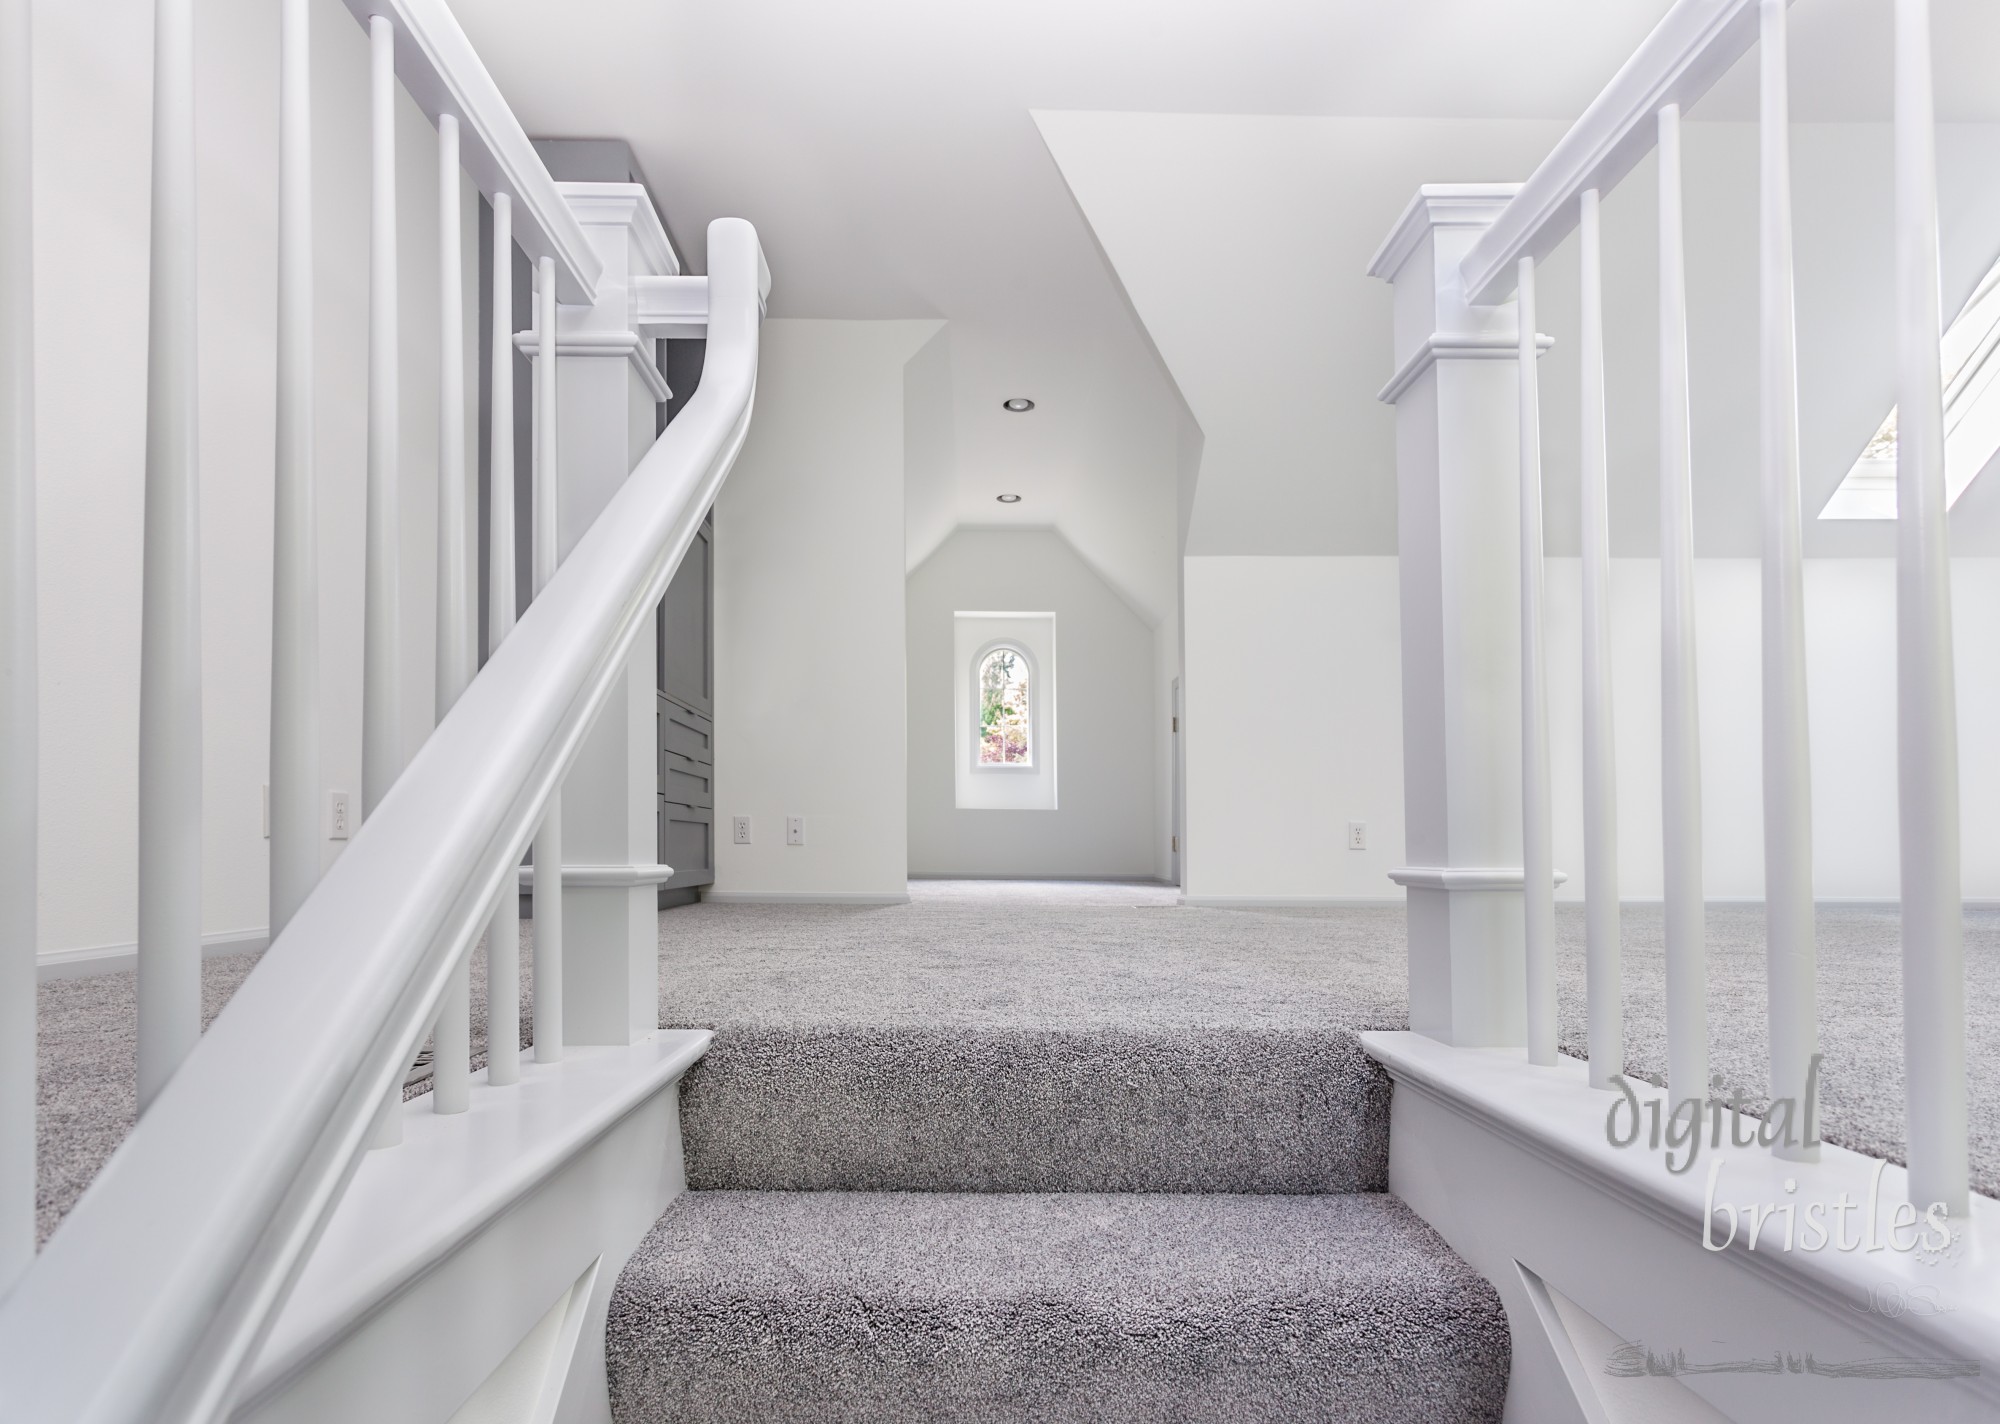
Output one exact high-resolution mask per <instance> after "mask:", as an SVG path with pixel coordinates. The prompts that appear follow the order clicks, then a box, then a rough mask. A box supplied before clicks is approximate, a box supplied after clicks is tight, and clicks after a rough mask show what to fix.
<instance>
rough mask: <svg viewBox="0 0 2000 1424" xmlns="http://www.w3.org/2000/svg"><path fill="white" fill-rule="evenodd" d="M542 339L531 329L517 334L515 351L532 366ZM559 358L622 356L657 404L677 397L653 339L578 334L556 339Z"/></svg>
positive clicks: (627, 333)
mask: <svg viewBox="0 0 2000 1424" xmlns="http://www.w3.org/2000/svg"><path fill="white" fill-rule="evenodd" d="M540 340H541V338H540V337H539V336H538V335H537V334H536V333H535V332H534V331H533V330H532V329H531V330H528V331H517V332H515V333H514V349H515V350H516V351H519V352H520V353H521V354H522V355H523V356H526V357H527V358H528V360H529V361H530V362H533V361H534V360H535V358H536V357H538V356H540V355H541V354H542V353H541V347H540V345H539V344H538V343H539V342H540ZM556 355H557V356H558V357H568V356H622V357H624V358H625V359H626V360H627V361H630V362H631V363H632V369H633V370H635V371H637V372H638V373H639V379H640V380H642V381H644V382H645V383H646V389H647V391H649V392H650V393H651V394H652V397H653V399H654V400H655V401H670V400H672V399H673V398H674V393H673V391H672V390H671V389H669V388H668V386H667V378H666V377H665V376H663V375H661V374H660V368H659V367H658V366H657V365H655V364H654V361H653V343H652V340H651V339H650V338H649V337H644V336H641V335H639V333H638V332H636V331H588V332H585V331H574V332H571V333H569V334H568V335H567V336H564V335H560V334H558V335H557V337H556Z"/></svg>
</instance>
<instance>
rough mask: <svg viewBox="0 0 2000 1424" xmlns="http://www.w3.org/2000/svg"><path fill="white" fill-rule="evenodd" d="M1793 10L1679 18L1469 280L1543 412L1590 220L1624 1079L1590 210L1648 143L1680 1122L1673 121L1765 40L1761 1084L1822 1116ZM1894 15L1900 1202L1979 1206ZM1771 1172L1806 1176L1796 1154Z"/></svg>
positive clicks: (1589, 520)
mask: <svg viewBox="0 0 2000 1424" xmlns="http://www.w3.org/2000/svg"><path fill="white" fill-rule="evenodd" d="M1788 3H1789V0H1679V3H1677V4H1675V5H1674V6H1673V8H1672V9H1671V10H1669V11H1668V13H1667V15H1666V16H1665V17H1664V18H1663V19H1662V20H1661V22H1660V24H1659V26H1658V27H1657V28H1656V29H1655V30H1654V32H1653V33H1652V35H1650V36H1649V37H1648V38H1647V40H1646V41H1645V43H1644V44H1643V45H1642V46H1641V47H1640V49H1639V50H1638V52H1637V53H1635V54H1634V55H1633V57H1632V59H1631V60H1630V61H1629V62H1628V63H1627V64H1626V65H1625V67H1624V68H1623V69H1622V70H1621V71H1620V72H1619V74H1618V75H1617V77H1616V78H1614V79H1613V81H1612V82H1611V84H1610V86H1609V87H1607V88H1606V89H1605V91H1604V92H1603V94H1601V95H1600V96H1599V97H1598V99H1597V100H1596V101H1595V102H1594V103H1593V104H1592V105H1591V107H1590V109H1589V110H1588V111H1587V112H1586V113H1585V114H1584V116H1583V117H1582V118H1581V119H1580V120H1579V121H1578V122H1577V124H1576V125H1575V126H1574V127H1573V128H1572V129H1571V130H1570V132H1569V133H1568V134H1567V135H1566V136H1565V137H1564V138H1563V139H1562V140H1561V141H1560V142H1559V143H1558V144H1557V145H1556V148H1555V149H1554V151H1553V152H1552V153H1551V154H1550V156H1549V158H1548V159H1547V160H1546V161H1545V162H1544V163H1543V164H1542V165H1541V167H1540V168H1538V169H1537V170H1536V172H1535V173H1534V175H1533V176H1532V177H1531V178H1530V179H1529V180H1528V181H1527V182H1526V183H1524V184H1523V185H1521V187H1520V189H1519V190H1518V192H1516V193H1515V194H1514V196H1513V197H1512V198H1511V199H1510V200H1509V201H1508V202H1507V204H1506V206H1505V207H1504V208H1503V209H1502V210H1501V212H1500V213H1499V215H1498V216H1497V217H1496V218H1495V219H1494V221H1493V222H1492V223H1491V225H1490V226H1488V227H1487V228H1486V229H1485V231H1484V232H1483V233H1482V234H1481V235H1480V237H1479V238H1478V239H1477V240H1476V241H1475V242H1474V243H1473V244H1472V246H1471V247H1470V249H1469V250H1468V251H1467V253H1466V255H1465V257H1464V259H1463V261H1462V263H1461V264H1460V266H1459V273H1458V275H1459V278H1460V280H1461V282H1462V289H1463V292H1464V294H1465V296H1466V298H1468V299H1469V300H1470V301H1471V302H1473V303H1475V304H1483V305H1486V306H1491V305H1493V304H1495V303H1498V302H1502V301H1504V300H1506V299H1507V298H1508V297H1509V296H1511V295H1515V294H1516V293H1517V292H1518V294H1519V304H1520V313H1521V322H1522V325H1521V333H1522V335H1521V340H1520V356H1519V359H1520V363H1521V371H1522V392H1523V395H1522V403H1521V409H1522V416H1523V419H1524V421H1527V422H1530V423H1533V422H1535V421H1538V420H1539V409H1538V401H1537V400H1536V398H1535V376H1534V373H1533V362H1534V358H1535V352H1536V349H1537V342H1536V341H1535V340H1534V338H1533V335H1532V332H1533V327H1532V322H1533V315H1532V313H1533V304H1532V303H1533V274H1534V265H1535V263H1536V262H1537V261H1538V260H1539V259H1540V258H1542V257H1545V256H1546V255H1547V254H1548V253H1549V252H1551V251H1552V250H1553V249H1554V248H1555V247H1556V245H1557V244H1558V243H1560V242H1561V241H1563V240H1564V239H1565V238H1566V237H1567V236H1568V235H1569V233H1570V232H1571V231H1573V230H1576V229H1577V228H1579V227H1581V230H1582V232H1581V239H1582V247H1583V254H1582V256H1583V261H1582V271H1583V293H1582V311H1583V343H1582V345H1583V352H1582V368H1583V383H1584V388H1583V401H1582V409H1583V421H1584V426H1583V432H1582V435H1583V440H1582V448H1583V501H1582V504H1583V513H1584V519H1583V540H1584V568H1583V627H1584V630H1585V636H1584V678H1583V686H1584V729H1585V737H1584V741H1585V747H1584V789H1585V798H1584V799H1585V817H1584V836H1585V861H1586V865H1587V867H1588V869H1589V877H1590V878H1589V885H1588V890H1587V894H1588V905H1587V909H1586V943H1587V956H1586V964H1587V976H1588V980H1587V982H1588V991H1587V992H1588V998H1589V1025H1590V1029H1589V1044H1590V1054H1591V1060H1592V1062H1591V1081H1592V1082H1593V1083H1594V1084H1596V1085H1597V1086H1600V1087H1603V1086H1608V1078H1609V1076H1610V1074H1612V1073H1614V1072H1617V1071H1619V1069H1620V1068H1621V1067H1622V1062H1621V1054H1622V1045H1621V1037H1622V1029H1621V1025H1620V1023H1619V1022H1618V1015H1617V1002H1618V994H1619V975H1620V969H1619V960H1618V944H1617V933H1618V931H1617V906H1616V879H1615V867H1616V857H1617V849H1616V839H1615V827H1614V825H1613V820H1614V814H1613V812H1614V806H1615V794H1616V792H1615V785H1614V781H1613V776H1612V759H1611V745H1612V722H1611V706H1610V670H1609V656H1610V638H1609V628H1610V623H1611V607H1610V580H1609V577H1608V573H1609V546H1608V539H1607V534H1606V528H1607V521H1606V500H1607V489H1606V474H1607V471H1606V462H1605V456H1604V450H1605V424H1604V423H1605V415H1604V387H1603V379H1604V377H1603V350H1604V346H1603V299H1602V292H1601V285H1600V284H1601V271H1602V266H1601V257H1600V254H1599V250H1598V243H1599V235H1598V222H1597V214H1598V202H1599V198H1600V195H1601V194H1603V193H1608V192H1609V191H1610V190H1611V189H1612V188H1613V187H1615V186H1616V185H1617V184H1618V182H1619V181H1621V180H1622V179H1623V178H1624V177H1625V176H1626V175H1627V174H1628V173H1630V171H1631V170H1632V168H1633V167H1634V166H1635V165H1636V164H1637V163H1638V161H1639V160H1640V159H1641V158H1642V157H1644V155H1645V154H1646V153H1647V152H1648V151H1651V150H1657V152H1658V160H1659V161H1658V170H1659V184H1660V204H1659V241H1660V291H1659V303H1660V416H1661V422H1660V524H1661V532H1660V539H1661V646H1662V678H1661V697H1662V707H1661V737H1662V744H1663V766H1662V776H1663V819H1664V827H1663V830H1664V849H1665V891H1666V959H1667V966H1666V967H1667V1043H1668V1091H1669V1095H1670V1098H1671V1100H1672V1101H1673V1103H1674V1104H1676V1105H1677V1106H1678V1105H1680V1104H1683V1103H1685V1102H1686V1101H1687V1100H1689V1099H1695V1100H1697V1101H1705V1100H1706V1099H1707V1098H1708V1096H1709V1095H1710V1091H1711V1085H1710V1083H1709V1080H1708V1070H1707V1064H1708V1040H1707V1026H1706V1021H1705V1008H1704V999H1705V995H1706V991H1707V984H1706V971H1705V965H1704V960H1703V935H1702V913H1703V903H1702V887H1701V832H1700V810H1701V801H1700V790H1701V781H1700V746H1699V711H1700V709H1699V699H1698V693H1697V687H1696V681H1695V656H1694V655H1695V627H1694V613H1695V605H1694V535H1693V529H1694V523H1693V483H1692V454H1691V449H1690V421H1689V405H1688V363H1687V293H1686V273H1685V263H1684V260H1683V257H1682V239H1681V185H1680V162H1681V157H1680V127H1681V114H1682V112H1683V110H1684V109H1685V108H1686V107H1687V106H1688V105H1690V104H1692V103H1694V102H1695V101H1696V100H1697V99H1699V98H1700V97H1701V95H1702V94H1704V93H1705V92H1707V90H1708V89H1709V88H1710V86H1711V85H1713V83H1714V82H1715V81H1716V80H1717V79H1718V78H1720V77H1721V76H1722V75H1723V74H1724V73H1725V72H1727V71H1728V70H1729V68H1730V67H1731V66H1732V65H1734V64H1735V63H1736V62H1737V61H1738V60H1739V59H1741V58H1742V57H1743V56H1744V55H1746V54H1748V53H1749V52H1750V50H1751V49H1752V48H1753V47H1758V46H1761V49H1760V59H1759V73H1760V82H1761V86H1762V89H1761V92H1762V101H1761V106H1760V133H1761V138H1760V149H1761V155H1760V157H1761V162H1760V171H1761V175H1762V180H1761V181H1762V200H1761V206H1760V241H1759V247H1758V253H1759V257H1758V261H1759V272H1760V284H1761V303H1760V307H1761V337H1760V350H1761V366H1762V372H1763V377H1762V412H1761V431H1762V437H1761V459H1762V471H1763V499H1762V507H1763V546H1762V547H1763V564H1764V578H1763V664H1764V665H1763V719H1764V725H1763V749H1764V817H1765V885H1766V916H1767V938H1768V946H1769V964H1768V971H1769V984H1770V1005H1769V1029H1770V1044H1771V1092H1772V1096H1773V1097H1774V1099H1789V1100H1791V1101H1792V1102H1793V1103H1794V1104H1796V1105H1798V1109H1799V1111H1800V1114H1801V1116H1802V1117H1803V1116H1805V1115H1808V1114H1812V1113H1813V1112H1814V1105H1813V1104H1812V1102H1811V1096H1812V1093H1813V1078H1812V1063H1813V1059H1814V1056H1815V1055H1816V1053H1817V1044H1818V1029H1817V1018H1816V1012H1815V1008H1814V998H1815V993H1816V990H1815V969H1814V946H1813V924H1812V844H1811V785H1810V760H1809V758H1808V755H1807V719H1806V710H1807V709H1806V677H1805V631H1804V622H1805V617H1804V594H1803V574H1802V566H1801V539H1802V535H1801V523H1800V519H1801V516H1800V498H1799V442H1798V404H1797V384H1798V377H1797V350H1796V345H1797V343H1796V335H1795V331H1794V314H1793V313H1794V293H1793V270H1792V268H1793V264H1792V251H1791V248H1792V219H1791V192H1790V175H1789V166H1790V143H1789V124H1790V116H1789V108H1788V99H1787V47H1786V25H1787V5H1788ZM1895 4H1896V56H1895V76H1896V114H1895V141H1896V185H1895V187H1896V191H1895V225H1896V233H1897V255H1896V271H1897V307H1898V312H1899V317H1898V333H1899V339H1898V348H1897V349H1898V367H1899V373H1900V375H1899V383H1898V406H1897V409H1898V411H1899V413H1900V417H1899V418H1900V428H1899V432H1898V436H1899V439H1898V449H1897V462H1898V467H1897V482H1898V524H1897V579H1898V597H1897V648H1898V654H1897V661H1898V668H1897V686H1898V739H1899V747H1900V756H1899V780H1900V791H1901V839H1902V911H1903V979H1904V1013H1903V1033H1904V1042H1905V1045H1906V1047H1905V1055H1906V1059H1905V1061H1906V1067H1907V1082H1906V1094H1907V1124H1908V1156H1909V1190H1910V1199H1911V1200H1912V1201H1914V1202H1917V1203H1920V1204H1923V1205H1928V1204H1929V1203H1932V1202H1942V1203H1944V1204H1945V1206H1946V1208H1947V1209H1948V1210H1949V1211H1950V1212H1951V1214H1953V1215H1954V1216H1962V1215H1964V1213H1965V1212H1966V1211H1967V1209H1968V1175H1967V1122H1966V1085H1965V1023H1964V965H1963V950H1962V946H1961V943H1960V939H1961V918H1962V905H1961V901H1960V882H1959V873H1960V872H1959V846H1958V766H1957V725H1956V724H1957V707H1956V701H1955V691H1954V683H1953V670H1952V651H1951V590H1950V565H1949V557H1948V549H1947V542H1946V524H1945V510H1946V503H1945V483H1944V443H1943V392H1942V383H1941V380H1940V370H1939V366H1940V359H1939V336H1940V328H1941V322H1940V312H1939V282H1938V222H1937V185H1936V158H1935V143H1936V140H1935V116H1934V112H1933V105H1932V99H1931V87H1932V58H1931V45H1930V25H1929V15H1930V7H1929V0H1895ZM1539 449H1540V442H1539V439H1538V438H1537V433H1536V432H1535V431H1533V430H1529V429H1524V430H1523V432H1522V439H1521V451H1522V467H1521V489H1522V499H1523V516H1524V517H1523V523H1522V541H1521V556H1522V558H1523V559H1524V560H1527V561H1530V562H1532V563H1539V561H1540V559H1541V557H1542V551H1541V547H1540V538H1539V530H1538V529H1536V528H1533V527H1531V525H1532V524H1534V523H1536V522H1537V521H1536V520H1535V519H1534V515H1535V514H1536V513H1537V512H1538V505H1539V487H1540V472H1539V468H1538V464H1539ZM1539 583H1540V581H1539V578H1538V577H1536V576H1535V574H1534V571H1533V570H1530V569H1527V568H1524V570H1523V575H1522V585H1521V587H1522V593H1523V599H1524V607H1523V618H1524V620H1525V624H1524V633H1523V645H1522V678H1523V684H1524V685H1523V708H1524V714H1525V715H1526V716H1527V718H1528V719H1529V723H1528V725H1526V726H1524V751H1525V758H1524V763H1523V800H1524V829H1525V831H1526V839H1527V846H1526V867H1527V872H1526V873H1527V875H1528V885H1529V894H1528V900H1527V906H1526V914H1527V920H1528V923H1527V950H1528V955H1527V961H1526V963H1527V982H1526V984H1525V985H1524V986H1523V987H1524V990H1525V992H1526V994H1527V998H1528V1013H1527V1023H1528V1025H1529V1037H1528V1047H1529V1055H1530V1058H1531V1060H1532V1061H1536V1062H1542V1061H1546V1060H1547V1057H1548V1054H1547V1042H1546V1040H1547V1036H1548V1035H1547V1030H1546V1029H1545V1028H1543V1027H1542V1024H1543V1021H1544V1019H1545V1018H1546V1016H1547V1007H1546V999H1547V996H1548V993H1549V990H1548V987H1547V974H1548V970H1547V967H1546V961H1545V958H1544V957H1543V952H1542V951H1541V949H1540V940H1541V938H1542V936H1543V935H1544V934H1545V933H1546V931H1545V930H1543V929H1542V928H1541V927H1540V925H1539V919H1540V915H1541V913H1542V912H1541V910H1540V907H1539V905H1538V904H1537V897H1536V895H1535V889H1536V887H1537V885H1539V886H1541V887H1543V888H1545V887H1546V886H1547V883H1548V880H1547V878H1546V865H1545V863H1541V864H1538V854H1539V842H1540V838H1541V836H1542V835H1543V834H1545V831H1544V829H1543V820H1544V819H1545V818H1544V817H1543V812H1542V808H1541V805H1540V802H1541V799H1542V798H1543V797H1545V796H1546V794H1547V793H1546V785H1547V769H1546V762H1545V759H1543V757H1544V755H1545V754H1542V753H1539V752H1538V748H1537V745H1536V741H1535V732H1534V729H1533V719H1534V717H1535V715H1536V709H1537V708H1538V707H1539V706H1540V705H1542V704H1543V703H1544V702H1545V698H1546V692H1545V690H1544V689H1543V688H1542V687H1541V686H1540V685H1539V684H1540V683H1541V681H1542V679H1543V677H1544V669H1543V659H1542V657H1541V654H1540V638H1539V635H1540V629H1539V627H1538V626H1535V624H1536V622H1537V620H1538V617H1539V610H1538V609H1536V608H1535V607H1534V606H1533V601H1534V599H1535V597H1536V595H1537V593H1538V590H1539ZM1779 1150H1780V1154H1781V1155H1784V1156H1787V1157H1791V1158H1795V1159H1804V1160H1810V1159H1811V1158H1812V1157H1813V1156H1814V1155H1815V1152H1814V1149H1813V1148H1812V1147H1811V1145H1810V1144H1809V1143H1808V1142H1806V1141H1804V1140H1801V1141H1798V1142H1796V1143H1794V1144H1793V1145H1792V1146H1790V1147H1789V1148H1786V1147H1783V1146H1781V1147H1780V1149H1779Z"/></svg>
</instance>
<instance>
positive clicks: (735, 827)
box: [729, 816, 750, 845]
mask: <svg viewBox="0 0 2000 1424" xmlns="http://www.w3.org/2000/svg"><path fill="white" fill-rule="evenodd" d="M729 829H730V831H731V833H732V834H733V836H734V838H735V841H736V844H738V845H749V844H750V818H749V817H748V816H731V817H730V818H729Z"/></svg>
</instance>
